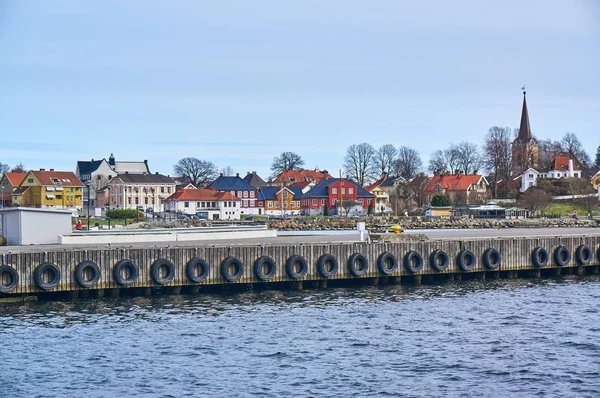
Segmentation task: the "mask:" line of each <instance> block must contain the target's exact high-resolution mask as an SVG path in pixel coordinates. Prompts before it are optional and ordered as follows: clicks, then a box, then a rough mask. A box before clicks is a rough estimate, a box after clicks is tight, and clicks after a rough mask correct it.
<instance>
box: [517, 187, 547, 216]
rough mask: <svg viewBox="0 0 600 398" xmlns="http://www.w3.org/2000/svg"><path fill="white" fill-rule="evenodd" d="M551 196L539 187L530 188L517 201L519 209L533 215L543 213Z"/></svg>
mask: <svg viewBox="0 0 600 398" xmlns="http://www.w3.org/2000/svg"><path fill="white" fill-rule="evenodd" d="M551 201H552V196H550V194H548V193H547V192H545V191H544V190H543V189H540V188H539V187H531V188H529V189H528V190H527V191H525V193H524V194H523V195H522V196H521V198H520V199H519V201H518V205H519V207H523V208H525V209H527V210H529V211H530V212H531V213H532V214H533V215H535V214H538V213H539V212H543V211H544V210H545V209H546V208H547V207H548V205H549V204H550V202H551Z"/></svg>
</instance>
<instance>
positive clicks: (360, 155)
mask: <svg viewBox="0 0 600 398" xmlns="http://www.w3.org/2000/svg"><path fill="white" fill-rule="evenodd" d="M375 152H376V151H375V148H373V145H371V144H368V143H366V142H363V143H362V144H358V145H351V146H350V147H349V148H348V149H347V150H346V156H345V157H344V169H345V170H346V174H347V175H348V177H350V178H352V179H354V180H356V182H357V183H358V185H360V186H364V185H365V182H366V181H368V180H370V179H371V178H372V176H373V175H374V174H375V173H376V171H375Z"/></svg>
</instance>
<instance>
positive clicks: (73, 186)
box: [13, 169, 85, 209]
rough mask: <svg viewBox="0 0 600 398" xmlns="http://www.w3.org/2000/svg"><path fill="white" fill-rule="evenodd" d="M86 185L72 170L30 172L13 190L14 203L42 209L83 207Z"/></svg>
mask: <svg viewBox="0 0 600 398" xmlns="http://www.w3.org/2000/svg"><path fill="white" fill-rule="evenodd" d="M84 187H85V185H84V184H83V183H82V182H81V181H80V180H79V178H77V176H76V175H75V173H73V172H71V171H54V169H50V170H49V171H46V170H45V169H40V170H37V171H33V170H32V171H30V172H28V173H27V174H26V175H25V177H24V178H23V181H22V182H21V184H20V185H19V187H18V188H17V189H15V190H14V192H13V203H14V204H15V205H19V206H23V207H37V208H42V209H47V208H56V209H81V208H82V207H83V195H84V192H83V191H84Z"/></svg>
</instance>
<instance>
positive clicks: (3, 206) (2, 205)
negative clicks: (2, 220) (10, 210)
mask: <svg viewBox="0 0 600 398" xmlns="http://www.w3.org/2000/svg"><path fill="white" fill-rule="evenodd" d="M0 188H2V208H3V209H4V185H2V186H0Z"/></svg>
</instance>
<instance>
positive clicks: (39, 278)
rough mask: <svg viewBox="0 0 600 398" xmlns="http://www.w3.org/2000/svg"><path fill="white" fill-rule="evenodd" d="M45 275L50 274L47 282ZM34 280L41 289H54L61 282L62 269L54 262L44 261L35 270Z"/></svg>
mask: <svg viewBox="0 0 600 398" xmlns="http://www.w3.org/2000/svg"><path fill="white" fill-rule="evenodd" d="M45 275H49V276H50V278H48V279H49V280H48V281H47V282H46V281H45V278H44V276H45ZM33 281H34V282H35V284H36V285H37V287H39V288H40V289H44V290H50V289H54V288H55V287H56V286H58V284H59V283H60V270H59V269H58V267H57V266H56V265H54V264H52V263H42V264H40V265H38V266H37V267H36V269H35V271H33Z"/></svg>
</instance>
